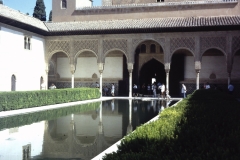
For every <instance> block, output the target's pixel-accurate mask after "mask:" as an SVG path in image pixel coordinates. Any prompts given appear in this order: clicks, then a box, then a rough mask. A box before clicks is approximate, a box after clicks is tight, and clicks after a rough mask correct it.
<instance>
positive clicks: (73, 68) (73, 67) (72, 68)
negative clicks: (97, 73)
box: [70, 64, 76, 74]
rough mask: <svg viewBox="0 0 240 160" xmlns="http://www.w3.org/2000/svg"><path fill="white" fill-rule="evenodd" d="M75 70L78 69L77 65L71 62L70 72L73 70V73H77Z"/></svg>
mask: <svg viewBox="0 0 240 160" xmlns="http://www.w3.org/2000/svg"><path fill="white" fill-rule="evenodd" d="M75 70H76V67H75V65H74V64H70V72H71V73H72V74H74V73H75Z"/></svg>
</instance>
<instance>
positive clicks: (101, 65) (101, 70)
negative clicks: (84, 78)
mask: <svg viewBox="0 0 240 160" xmlns="http://www.w3.org/2000/svg"><path fill="white" fill-rule="evenodd" d="M103 70H104V63H98V71H99V73H103Z"/></svg>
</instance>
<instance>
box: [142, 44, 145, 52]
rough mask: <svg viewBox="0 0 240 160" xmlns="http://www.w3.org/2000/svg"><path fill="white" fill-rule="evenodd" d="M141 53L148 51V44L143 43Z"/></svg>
mask: <svg viewBox="0 0 240 160" xmlns="http://www.w3.org/2000/svg"><path fill="white" fill-rule="evenodd" d="M141 53H146V45H145V44H142V45H141Z"/></svg>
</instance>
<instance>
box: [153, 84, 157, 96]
mask: <svg viewBox="0 0 240 160" xmlns="http://www.w3.org/2000/svg"><path fill="white" fill-rule="evenodd" d="M156 96H157V86H156V84H153V97H156Z"/></svg>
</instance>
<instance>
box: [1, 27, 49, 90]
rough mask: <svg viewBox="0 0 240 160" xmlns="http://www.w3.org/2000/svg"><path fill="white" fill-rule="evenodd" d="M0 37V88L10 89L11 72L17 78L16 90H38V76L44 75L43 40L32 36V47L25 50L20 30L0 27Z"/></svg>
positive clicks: (22, 34)
mask: <svg viewBox="0 0 240 160" xmlns="http://www.w3.org/2000/svg"><path fill="white" fill-rule="evenodd" d="M28 35H29V36H31V34H29V33H28ZM0 37H1V38H0V75H1V83H0V90H1V91H10V90H11V76H12V75H13V74H14V75H15V76H16V79H17V82H16V90H17V91H24V90H39V89H40V77H41V76H43V75H45V61H44V45H45V40H44V39H43V38H41V37H40V36H39V37H36V36H32V38H31V44H32V49H31V50H25V49H24V33H22V32H21V31H17V30H14V29H9V28H7V27H1V30H0Z"/></svg>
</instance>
